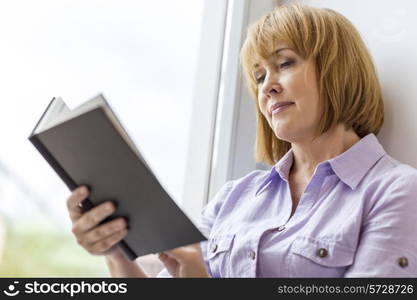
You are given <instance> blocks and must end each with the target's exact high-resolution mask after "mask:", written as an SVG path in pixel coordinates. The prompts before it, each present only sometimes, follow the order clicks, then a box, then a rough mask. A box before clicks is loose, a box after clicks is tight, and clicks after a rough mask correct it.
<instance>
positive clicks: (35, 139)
mask: <svg viewBox="0 0 417 300" xmlns="http://www.w3.org/2000/svg"><path fill="white" fill-rule="evenodd" d="M29 140H30V142H31V143H32V144H33V145H34V146H35V148H36V149H37V150H38V151H39V153H40V154H42V156H43V157H44V158H45V160H46V161H47V162H48V163H49V165H50V166H51V167H52V169H54V171H55V172H56V173H57V174H58V175H59V177H61V179H62V181H64V183H65V184H66V185H67V187H68V188H69V189H70V190H71V191H72V190H74V189H76V188H77V186H78V185H77V184H76V183H75V181H74V180H72V178H71V176H69V175H68V173H67V172H65V170H64V169H63V168H62V167H61V165H60V164H59V163H58V161H57V160H56V159H55V158H54V157H53V155H52V154H51V152H49V150H48V149H47V148H46V147H45V146H44V145H43V143H42V142H41V141H40V140H39V138H38V136H37V135H36V134H34V135H31V136H30V137H29Z"/></svg>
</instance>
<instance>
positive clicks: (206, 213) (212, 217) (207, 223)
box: [156, 181, 233, 278]
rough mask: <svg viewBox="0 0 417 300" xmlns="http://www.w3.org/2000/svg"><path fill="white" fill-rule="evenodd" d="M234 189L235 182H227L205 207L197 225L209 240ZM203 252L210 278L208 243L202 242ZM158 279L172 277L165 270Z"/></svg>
mask: <svg viewBox="0 0 417 300" xmlns="http://www.w3.org/2000/svg"><path fill="white" fill-rule="evenodd" d="M232 187H233V181H228V182H226V183H225V184H224V185H223V186H222V187H221V188H220V190H219V191H218V192H217V193H216V194H215V196H214V197H213V199H212V200H211V201H210V202H209V203H208V204H207V205H206V206H205V207H203V209H202V211H201V213H200V218H199V224H198V225H197V227H198V229H199V230H200V231H201V233H203V235H204V236H205V237H206V238H207V239H208V238H209V236H210V232H211V228H212V227H213V224H214V222H215V221H216V217H217V214H218V212H219V210H220V208H221V207H222V205H223V203H224V202H225V201H226V199H227V198H228V195H229V193H230V191H231V189H232ZM200 247H201V252H202V254H203V259H204V263H205V265H206V269H207V271H208V273H209V274H210V276H212V274H211V272H210V267H209V265H208V263H207V241H202V242H200ZM156 277H158V278H167V277H172V276H171V275H170V274H169V272H168V270H167V269H166V268H164V269H163V270H162V271H161V272H159V274H158V275H157V276H156Z"/></svg>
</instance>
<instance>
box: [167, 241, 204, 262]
mask: <svg viewBox="0 0 417 300" xmlns="http://www.w3.org/2000/svg"><path fill="white" fill-rule="evenodd" d="M197 253H201V249H200V244H199V243H196V244H192V245H188V246H184V247H178V248H175V249H172V250H169V251H165V252H164V254H165V255H168V256H169V257H172V258H175V259H176V260H178V261H184V260H186V259H187V258H188V257H189V256H190V255H195V254H197Z"/></svg>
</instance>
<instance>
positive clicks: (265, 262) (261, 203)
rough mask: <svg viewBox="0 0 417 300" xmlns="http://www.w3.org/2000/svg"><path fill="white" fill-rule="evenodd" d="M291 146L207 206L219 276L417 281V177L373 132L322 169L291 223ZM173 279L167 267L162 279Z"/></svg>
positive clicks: (209, 252) (211, 259) (207, 253)
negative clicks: (274, 161)
mask: <svg viewBox="0 0 417 300" xmlns="http://www.w3.org/2000/svg"><path fill="white" fill-rule="evenodd" d="M292 162H293V152H292V149H290V150H289V151H288V152H287V153H286V154H285V155H284V156H283V157H282V158H281V159H280V160H279V162H278V163H277V164H276V165H275V166H273V167H272V168H271V170H270V171H261V170H256V171H253V172H251V173H249V174H247V175H246V176H244V177H242V178H239V179H236V180H232V181H229V182H227V183H226V184H225V185H224V186H223V187H222V188H221V189H220V191H219V192H218V193H217V194H216V196H215V197H214V198H213V199H212V201H210V202H209V204H208V205H207V206H206V207H205V208H204V209H203V211H202V214H201V221H200V224H199V227H200V230H201V231H202V232H203V233H204V234H205V235H206V236H207V238H208V240H207V241H205V242H202V243H201V247H202V252H203V256H204V262H205V264H206V267H207V269H208V271H209V273H210V275H211V276H213V277H417V234H416V233H415V230H416V228H417V170H416V169H414V168H412V167H410V166H408V165H406V164H402V163H400V162H398V161H397V160H395V159H394V158H392V157H391V156H389V155H388V154H387V153H386V152H385V151H384V149H383V147H382V146H381V145H380V143H379V142H378V140H377V138H376V136H375V135H374V134H372V133H371V134H368V135H367V136H365V137H363V138H362V139H361V140H360V141H358V142H357V143H356V144H354V145H353V146H352V147H351V148H349V149H348V150H347V151H345V152H344V153H342V154H340V155H339V156H337V157H334V158H332V159H329V160H327V161H324V162H321V163H320V164H319V165H317V167H316V169H315V171H314V173H313V175H312V177H311V178H310V181H309V183H308V185H307V186H306V188H305V190H304V193H303V194H302V195H301V198H300V200H299V203H298V206H297V208H296V210H295V212H294V214H293V215H292V216H291V211H292V200H291V192H290V188H289V182H288V177H289V170H290V168H291V166H292ZM164 275H167V272H166V270H163V271H162V272H161V273H160V276H161V277H162V276H164Z"/></svg>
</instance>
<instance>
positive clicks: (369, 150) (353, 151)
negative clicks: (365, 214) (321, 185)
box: [255, 133, 386, 195]
mask: <svg viewBox="0 0 417 300" xmlns="http://www.w3.org/2000/svg"><path fill="white" fill-rule="evenodd" d="M385 153H386V152H385V150H384V148H383V147H382V146H381V144H380V143H379V141H378V139H377V138H376V136H375V135H374V134H373V133H370V134H368V135H366V136H364V137H363V138H362V139H360V140H359V141H358V142H357V143H356V144H354V145H353V146H352V147H350V148H349V149H348V150H346V151H345V152H343V153H342V154H340V155H338V156H336V157H334V158H332V159H329V160H327V161H324V162H321V163H320V164H318V165H317V167H316V171H319V169H322V170H323V171H326V170H327V168H328V167H327V166H328V165H330V166H331V169H332V170H333V172H334V173H335V174H336V175H337V176H338V177H339V179H340V180H341V181H343V182H344V183H345V184H347V185H348V186H349V187H350V188H351V189H355V188H356V187H357V185H358V184H359V182H360V181H361V180H362V178H363V177H364V176H365V174H366V173H367V172H368V171H369V169H370V168H371V167H372V166H373V165H374V164H375V163H376V162H377V161H378V160H379V159H380V158H381V157H382V156H384V155H385ZM292 163H293V150H292V149H290V150H289V151H288V152H287V153H286V154H285V155H284V156H283V157H282V158H281V159H280V160H279V161H278V162H277V163H276V164H275V166H273V167H272V168H271V171H270V172H269V175H268V177H267V178H266V179H265V180H264V181H262V183H261V185H260V186H259V188H258V190H257V191H256V193H255V195H258V193H259V192H260V191H261V190H262V189H263V188H264V187H265V186H266V185H267V184H268V183H269V182H270V181H272V179H273V178H274V177H275V176H276V175H279V177H281V179H283V180H285V181H287V182H288V176H289V172H290V169H291V166H292ZM316 171H315V173H316Z"/></svg>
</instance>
